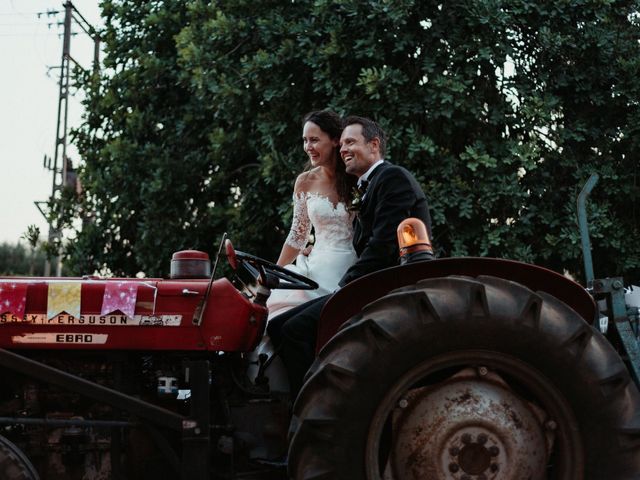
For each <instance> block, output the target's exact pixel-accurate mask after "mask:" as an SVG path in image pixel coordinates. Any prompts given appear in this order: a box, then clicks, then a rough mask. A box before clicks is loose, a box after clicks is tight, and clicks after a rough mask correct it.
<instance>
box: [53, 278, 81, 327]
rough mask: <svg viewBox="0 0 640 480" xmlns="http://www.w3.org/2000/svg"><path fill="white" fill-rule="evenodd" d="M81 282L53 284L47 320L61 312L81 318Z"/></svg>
mask: <svg viewBox="0 0 640 480" xmlns="http://www.w3.org/2000/svg"><path fill="white" fill-rule="evenodd" d="M81 288H82V284H81V283H80V282H51V283H49V294H48V298H47V318H48V319H49V318H52V317H55V316H56V315H58V314H59V313H61V312H67V313H68V314H69V315H72V316H74V317H75V318H79V317H80V291H81Z"/></svg>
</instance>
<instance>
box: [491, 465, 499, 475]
mask: <svg viewBox="0 0 640 480" xmlns="http://www.w3.org/2000/svg"><path fill="white" fill-rule="evenodd" d="M489 470H491V471H492V472H494V473H495V472H497V471H498V470H500V467H499V466H498V464H497V463H492V464H491V466H490V467H489Z"/></svg>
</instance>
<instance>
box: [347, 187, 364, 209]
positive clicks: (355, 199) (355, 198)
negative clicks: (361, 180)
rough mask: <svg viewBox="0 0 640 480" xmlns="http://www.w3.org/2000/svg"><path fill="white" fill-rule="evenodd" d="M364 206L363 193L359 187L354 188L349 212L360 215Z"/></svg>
mask: <svg viewBox="0 0 640 480" xmlns="http://www.w3.org/2000/svg"><path fill="white" fill-rule="evenodd" d="M361 204H362V192H361V191H360V189H358V188H357V187H353V190H352V191H351V203H350V204H349V211H350V212H355V213H358V212H359V211H360V205H361Z"/></svg>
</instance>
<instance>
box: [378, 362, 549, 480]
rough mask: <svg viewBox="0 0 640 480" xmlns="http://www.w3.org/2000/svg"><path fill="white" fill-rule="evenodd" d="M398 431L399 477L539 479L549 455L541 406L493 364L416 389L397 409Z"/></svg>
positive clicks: (395, 466)
mask: <svg viewBox="0 0 640 480" xmlns="http://www.w3.org/2000/svg"><path fill="white" fill-rule="evenodd" d="M542 415H543V414H542ZM392 430H393V442H392V444H393V447H392V451H391V455H390V462H391V469H392V472H393V478H397V479H407V480H413V479H416V480H417V479H423V478H443V479H444V478H446V479H454V480H491V479H499V478H532V479H538V478H542V477H543V476H544V472H545V468H546V464H547V460H548V459H547V457H548V454H547V452H548V451H549V446H548V441H547V438H546V436H545V431H544V428H543V426H542V421H541V412H539V411H536V409H535V408H534V407H532V406H531V405H530V404H528V403H527V402H526V401H524V400H522V399H520V398H519V397H517V396H516V395H515V394H514V393H513V392H512V391H511V390H510V389H509V387H508V386H507V385H506V383H504V382H503V381H502V380H501V379H500V377H498V376H497V375H495V374H492V373H490V372H487V369H484V371H483V373H477V372H476V371H475V370H473V369H466V370H464V371H463V372H461V373H459V374H457V375H454V376H453V377H451V378H450V379H449V380H447V381H446V382H443V383H441V384H438V385H436V386H431V387H423V388H418V389H413V390H410V391H409V392H408V393H407V394H406V395H405V396H404V397H403V398H402V399H401V400H400V401H399V402H398V407H397V408H396V409H395V411H394V413H393V416H392Z"/></svg>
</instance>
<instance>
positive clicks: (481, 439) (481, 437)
mask: <svg viewBox="0 0 640 480" xmlns="http://www.w3.org/2000/svg"><path fill="white" fill-rule="evenodd" d="M487 440H489V438H488V437H487V436H486V435H485V434H484V433H481V434H480V435H478V443H479V444H480V445H484V444H485V443H487Z"/></svg>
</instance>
